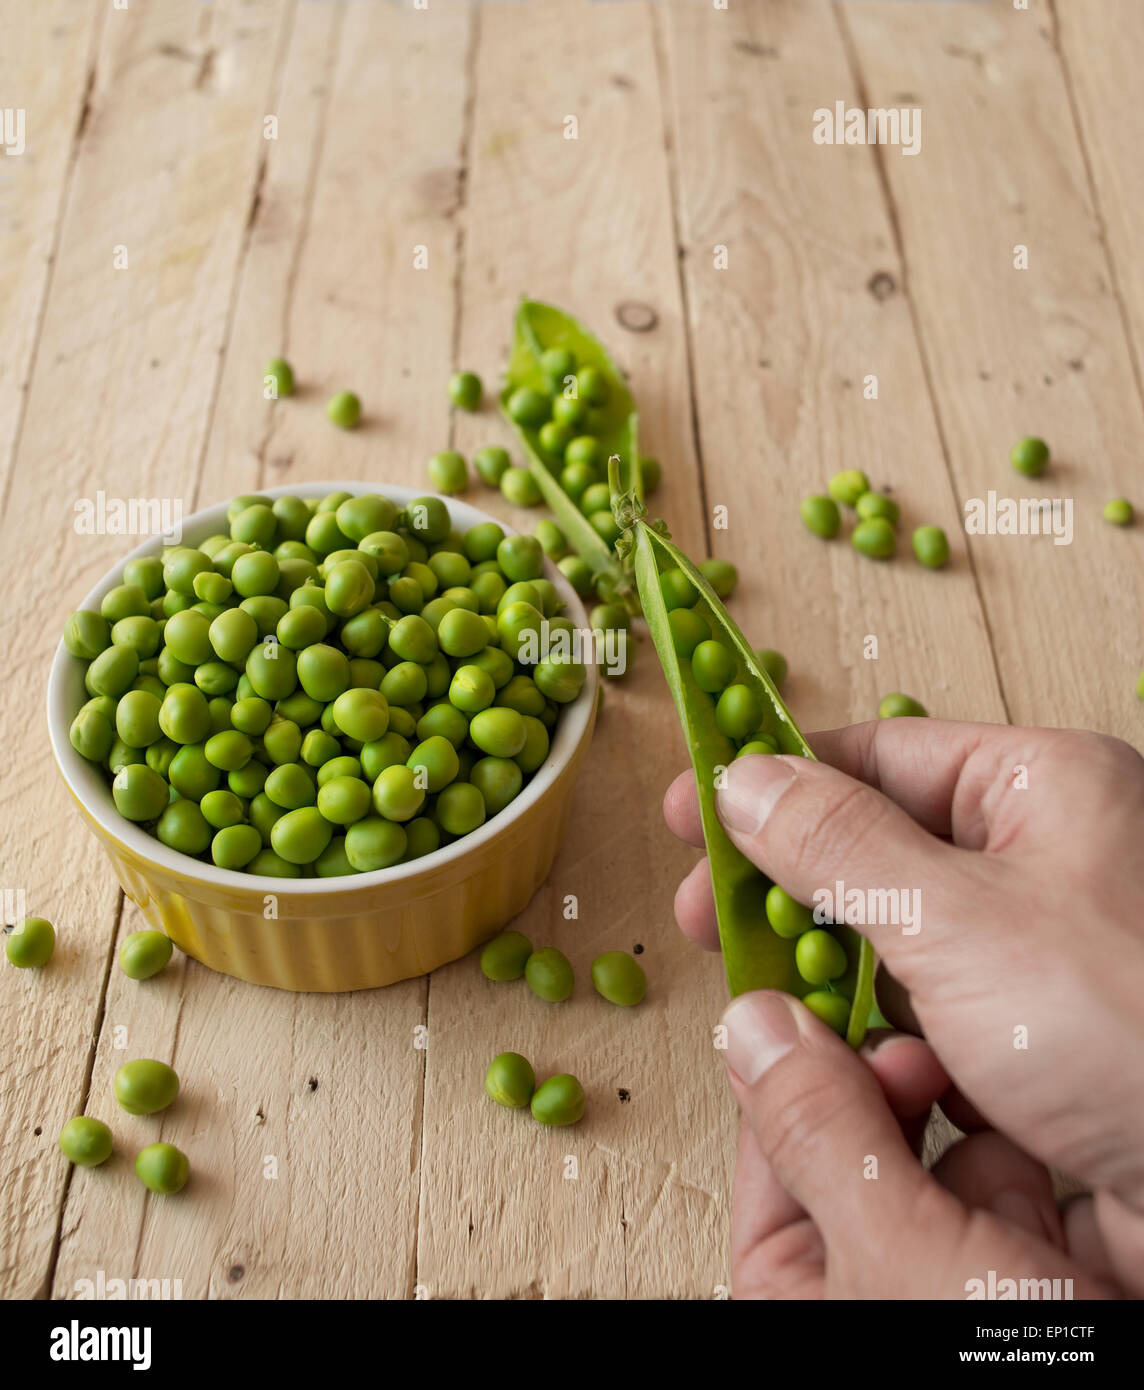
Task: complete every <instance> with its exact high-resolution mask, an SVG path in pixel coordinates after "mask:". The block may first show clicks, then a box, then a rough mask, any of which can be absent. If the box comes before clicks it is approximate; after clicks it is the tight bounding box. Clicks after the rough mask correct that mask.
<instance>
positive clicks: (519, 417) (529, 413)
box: [505, 386, 552, 429]
mask: <svg viewBox="0 0 1144 1390" xmlns="http://www.w3.org/2000/svg"><path fill="white" fill-rule="evenodd" d="M505 409H506V410H507V411H508V414H509V418H510V419H512V420H515V421H516V423H517V424H518V425H524V426H525V427H526V428H528V429H538V428H539V427H540V426H541V425H543V424H544V422H545V420H547V419H548V417H549V416H550V415H551V414H552V400H551V397H549V396H546V395H544V394H543V393H542V392H540V391H535V390H533V388H532V387H531V386H520V387H518V388H517V389H516V390H515V391H514V392H513V393H512V395H511V396H509V398H508V400H507V401H506V403H505Z"/></svg>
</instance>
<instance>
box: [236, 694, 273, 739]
mask: <svg viewBox="0 0 1144 1390" xmlns="http://www.w3.org/2000/svg"><path fill="white" fill-rule="evenodd" d="M273 717H274V709H273V706H272V705H271V704H270V703H269V701H267V700H263V699H260V698H259V696H257V695H248V696H247V697H246V699H244V700H236V701H235V702H234V707H233V708H232V709H231V712H230V722H231V723H232V724H233V725H234V727H235V728H236V729H238V730H239V732H240V733H244V734H250V735H251V736H252V737H256V736H257V735H259V734H264V733H265V732H266V730H267V728H269V726H270V721H271V719H272V718H273Z"/></svg>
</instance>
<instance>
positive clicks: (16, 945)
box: [4, 917, 56, 970]
mask: <svg viewBox="0 0 1144 1390" xmlns="http://www.w3.org/2000/svg"><path fill="white" fill-rule="evenodd" d="M4 931H5V934H6V935H5V941H4V954H5V955H6V956H7V957H8V963H9V964H10V965H14V966H16V967H17V969H19V970H29V969H35V968H37V967H39V966H41V965H47V963H48V961H50V960H51V958H52V952H53V951H54V950H55V949H56V929H55V927H53V926H52V924H51V922H49V921H48V919H47V918H46V917H25V918H24V920H23V921H22V922H19V923H18V924H17V925H16V926H14V927H5V928H4Z"/></svg>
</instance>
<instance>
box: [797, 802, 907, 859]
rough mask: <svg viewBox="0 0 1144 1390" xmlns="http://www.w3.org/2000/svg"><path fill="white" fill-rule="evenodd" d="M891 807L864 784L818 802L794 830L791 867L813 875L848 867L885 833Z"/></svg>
mask: <svg viewBox="0 0 1144 1390" xmlns="http://www.w3.org/2000/svg"><path fill="white" fill-rule="evenodd" d="M889 811H890V807H889V804H888V803H887V802H886V801H885V800H884V798H882V797H881V796H880V795H879V794H878V793H877V792H876V791H874V790H873V788H872V787H867V786H864V785H863V784H861V783H858V784H856V785H855V786H853V787H851V788H849V789H848V790H847V791H846V792H845V793H844V794H843V795H842V796H839V797H833V796H832V797H830V798H829V799H821V800H818V802H817V804H815V805H814V806H813V807H812V808H810V809H809V812H808V814H807V815H806V816H805V817H802V818H800V821H799V823H798V824H797V826H796V827H795V830H794V835H793V841H792V844H791V863H792V866H793V868H794V869H795V871H796V872H797V873H802V874H813V873H814V872H815V871H816V870H817V869H818V868H820V867H821V865H823V864H831V865H835V864H839V865H840V864H845V863H846V862H847V861H848V860H851V859H853V858H854V857H855V856H856V855H857V854H858V853H859V851H860V850H861V849H862V847H863V846H864V845H865V844H867V843H868V842H869V840H870V837H871V836H877V835H880V834H881V833H882V830H883V828H884V823H885V818H886V816H887V815H888V814H889Z"/></svg>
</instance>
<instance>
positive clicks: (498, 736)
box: [469, 708, 525, 758]
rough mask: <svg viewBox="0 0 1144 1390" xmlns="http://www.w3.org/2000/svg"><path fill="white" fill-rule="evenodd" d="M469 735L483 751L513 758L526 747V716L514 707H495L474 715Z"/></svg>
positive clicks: (496, 755) (498, 756)
mask: <svg viewBox="0 0 1144 1390" xmlns="http://www.w3.org/2000/svg"><path fill="white" fill-rule="evenodd" d="M469 737H470V738H471V739H472V740H473V742H474V743H475V744H476V745H477V747H478V748H479V749H480V750H481V751H482V752H483V753H491V754H492V756H493V757H495V758H513V757H515V756H516V755H517V754H518V753H519V752H520V751H521V749H522V748H523V747H524V739H525V729H524V718H523V716H522V715H521V714H519V713H518V712H517V711H516V710H514V709H506V708H494V709H484V710H481V711H480V713H479V714H475V715H473V718H472V721H471V723H470V724H469Z"/></svg>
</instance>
